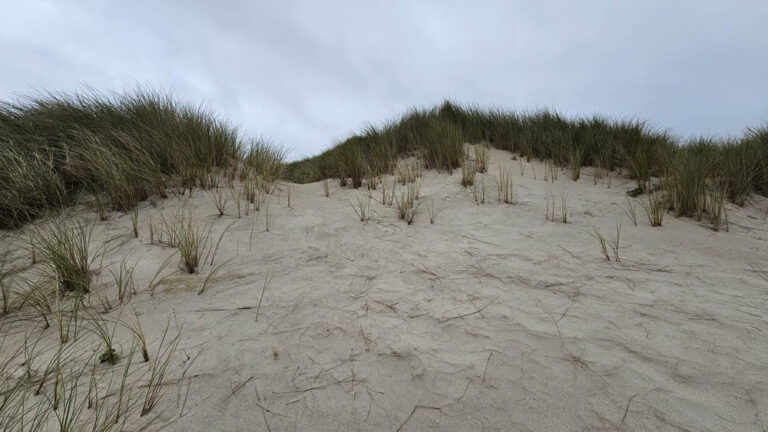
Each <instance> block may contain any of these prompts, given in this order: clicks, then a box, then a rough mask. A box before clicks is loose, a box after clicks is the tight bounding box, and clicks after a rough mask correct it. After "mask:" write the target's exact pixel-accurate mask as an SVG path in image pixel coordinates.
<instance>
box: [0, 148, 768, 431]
mask: <svg viewBox="0 0 768 432" xmlns="http://www.w3.org/2000/svg"><path fill="white" fill-rule="evenodd" d="M524 165H525V166H526V170H525V174H524V175H521V172H520V164H519V161H518V160H513V159H512V155H511V154H509V153H506V152H503V151H497V150H494V151H493V152H492V161H491V165H490V168H489V172H488V173H487V174H486V175H485V176H482V177H485V182H486V203H485V204H483V205H478V204H476V203H475V199H474V198H473V194H472V191H471V190H470V189H464V188H462V187H461V185H460V184H459V182H460V173H459V171H458V170H457V171H455V172H454V174H453V175H448V174H446V173H437V172H434V171H427V172H425V173H424V175H423V186H422V191H421V195H422V201H424V200H427V199H430V198H431V199H433V200H434V203H435V206H436V207H437V208H439V209H441V212H440V213H439V215H438V217H437V220H436V223H435V224H430V223H429V218H428V216H427V214H426V213H422V214H420V215H418V216H417V217H416V220H415V222H414V224H412V225H407V224H406V223H405V222H403V221H401V220H398V219H397V217H396V214H395V210H394V209H392V208H390V207H386V206H384V205H382V204H381V202H380V201H381V194H380V191H373V201H372V209H373V211H374V216H373V218H372V220H370V221H368V222H367V223H361V222H360V221H359V219H358V218H357V217H356V215H355V213H354V211H353V209H352V207H351V205H350V201H351V202H356V201H357V198H358V197H365V196H366V195H367V191H365V190H364V188H363V189H360V190H353V189H349V188H340V187H339V186H338V183H337V182H332V183H331V187H330V190H331V196H330V198H326V197H325V196H324V195H323V192H322V189H321V187H320V184H319V183H315V184H306V185H293V184H291V185H289V184H282V185H281V186H280V187H279V189H278V190H276V191H275V193H274V194H273V196H271V197H270V210H269V213H270V216H271V223H270V227H269V232H266V231H265V212H264V210H263V209H262V211H260V212H258V213H255V212H251V213H250V215H249V216H245V215H244V214H243V216H242V218H239V219H238V218H236V217H235V216H234V215H233V213H234V212H235V207H234V205H233V204H232V202H230V203H229V206H228V207H227V215H225V216H223V217H217V212H216V210H215V207H214V205H213V202H212V201H211V199H210V197H209V195H208V193H206V192H204V191H195V193H194V194H193V196H192V198H188V197H185V198H169V199H167V200H161V201H159V202H158V203H157V206H156V207H153V206H151V205H150V204H149V203H145V204H142V206H141V212H140V215H139V220H140V222H139V224H140V236H139V239H133V238H132V236H131V235H130V231H131V228H130V223H129V219H128V217H127V216H126V215H115V217H113V218H112V220H110V221H107V222H97V227H96V231H95V234H94V243H95V244H104V243H105V242H108V245H109V252H108V253H107V254H106V257H105V260H104V265H105V266H107V265H110V264H112V263H116V262H119V260H120V259H121V258H122V257H123V256H125V255H128V256H130V259H131V261H134V260H136V259H138V260H139V261H138V264H137V267H136V275H135V279H136V282H137V285H138V287H139V291H140V292H139V293H138V295H136V296H133V297H132V298H131V300H130V306H132V307H133V308H135V309H136V311H137V312H138V313H139V314H140V317H141V323H142V325H143V327H144V330H145V332H146V334H147V337H148V339H149V340H148V342H149V344H150V347H151V350H154V349H156V347H157V344H158V343H159V338H160V336H161V335H162V332H163V329H164V328H165V326H166V325H167V323H168V320H169V319H171V323H172V324H171V326H172V328H173V329H175V328H176V327H177V326H180V327H182V331H183V336H182V337H183V339H182V341H181V343H180V345H179V347H178V350H177V352H176V353H175V354H174V356H173V360H172V364H171V366H170V369H169V372H168V377H167V380H168V384H167V385H166V389H165V393H164V396H163V398H162V399H161V400H160V402H159V404H158V406H157V407H156V408H155V410H153V412H152V413H151V415H149V416H145V417H141V418H140V417H138V413H135V412H134V413H132V414H130V415H131V416H132V417H131V419H130V420H129V421H128V427H127V430H136V429H139V428H140V427H141V426H143V425H144V424H145V423H146V422H150V423H151V425H150V426H148V427H147V429H148V430H164V431H203V430H205V431H213V430H216V431H254V430H269V431H341V430H344V431H346V430H350V431H356V430H361V431H363V430H365V431H380V430H381V431H384V430H386V431H396V430H402V431H420V430H445V431H528V430H530V431H540V430H547V431H582V430H586V431H615V430H616V431H621V430H626V431H656V430H658V431H672V430H685V431H708V430H712V431H725V430H727V431H765V430H768V429H767V428H768V320H767V318H768V259H767V258H768V223H767V221H766V212H767V210H768V200H766V199H765V198H762V197H756V198H755V199H754V200H753V202H752V203H750V204H749V205H748V206H746V207H744V208H738V207H734V206H730V205H729V206H728V219H729V228H730V229H729V231H728V232H725V231H720V232H715V231H712V230H711V229H710V228H708V226H707V223H706V220H704V221H702V222H697V221H695V220H693V219H690V218H675V217H674V216H673V215H671V214H667V215H666V217H665V219H664V223H663V226H662V227H651V226H650V225H649V223H648V220H647V218H646V217H645V213H644V212H643V210H642V208H640V206H639V204H638V207H637V212H638V213H637V215H638V226H633V224H632V223H631V222H630V220H629V219H628V218H627V216H626V215H625V214H624V209H625V199H626V198H625V197H626V194H625V192H626V191H627V190H629V189H631V188H633V183H632V181H631V180H628V179H626V178H622V177H620V176H617V175H614V177H613V178H612V181H611V186H610V188H609V187H608V182H607V179H601V180H598V181H597V184H594V182H593V176H592V169H591V168H585V169H584V170H583V173H582V178H581V179H580V180H579V181H578V182H574V181H573V180H571V179H570V177H569V176H568V175H567V172H560V173H559V175H558V179H557V181H555V182H546V181H544V178H543V177H544V171H545V167H544V164H542V163H539V162H531V163H527V162H525V163H524ZM499 166H505V167H507V168H508V169H509V170H510V173H511V177H512V180H513V182H514V191H515V201H516V202H515V204H513V205H507V204H503V203H499V202H497V200H496V183H495V182H496V180H495V179H496V176H497V173H498V167H499ZM532 168H533V169H532ZM534 171H535V175H536V179H534ZM289 190H290V196H291V198H290V200H291V201H290V202H291V206H290V208H289V207H288V206H287V195H288V193H289ZM549 194H553V195H554V196H555V197H556V199H555V202H556V205H557V209H556V213H555V214H556V216H557V217H559V216H560V206H561V196H562V195H563V194H564V195H565V196H566V197H567V205H568V210H569V215H568V223H566V224H564V223H562V222H558V221H547V220H545V208H546V198H545V197H546V196H547V195H549ZM638 203H639V201H638ZM182 206H186V207H188V208H189V209H191V210H192V211H193V214H194V215H195V216H196V217H198V218H199V219H201V220H203V219H205V220H210V221H211V223H212V224H213V238H214V239H218V235H219V233H221V232H223V231H224V230H225V228H227V227H228V230H227V231H226V233H225V234H224V236H223V237H222V241H221V245H220V247H219V249H218V252H217V254H216V257H215V265H217V264H221V263H224V262H227V261H228V264H227V265H226V266H225V267H224V268H222V269H221V270H220V271H219V272H218V273H217V274H216V275H215V276H214V277H213V278H212V282H211V284H210V286H208V287H207V289H206V291H205V292H204V293H203V294H202V295H197V290H198V289H199V287H200V284H201V283H202V282H203V280H204V279H205V278H206V276H207V273H208V272H209V271H210V269H211V267H210V266H208V267H205V268H204V269H203V272H202V274H200V275H187V274H184V273H183V272H182V271H181V269H179V268H177V267H176V265H175V264H176V259H175V258H174V260H173V263H172V264H173V265H171V267H170V268H169V270H168V271H167V272H165V273H171V272H173V274H172V275H171V276H169V277H168V278H167V279H164V280H163V282H162V283H161V284H160V285H159V286H158V287H157V289H156V291H155V294H154V295H150V293H149V292H148V291H147V290H146V288H147V285H148V284H149V282H150V280H151V279H152V277H153V276H154V274H155V272H156V271H157V269H158V266H159V265H160V263H161V262H162V261H163V260H164V259H165V258H166V257H167V256H169V255H170V254H171V253H173V250H172V249H170V248H166V247H162V246H157V245H149V232H148V224H149V218H150V216H151V217H152V220H153V221H158V220H159V215H160V214H161V213H162V214H165V215H171V214H173V212H174V211H176V210H177V209H178V208H180V207H182ZM80 213H82V214H87V215H90V216H91V217H93V216H94V215H93V213H87V212H84V211H80ZM618 220H621V221H622V231H621V243H620V244H621V248H620V257H621V261H620V262H614V261H607V260H606V259H605V257H604V256H603V255H602V253H601V251H600V246H599V243H598V242H597V241H596V240H595V238H593V236H592V232H593V226H594V227H596V228H597V229H598V230H599V231H601V232H602V233H603V234H604V235H605V236H606V237H609V238H610V235H611V233H615V230H616V226H615V224H616V221H618ZM22 241H23V231H21V232H19V233H10V234H9V236H7V237H6V238H5V239H4V240H3V248H5V249H9V248H12V247H13V246H12V245H13V244H19V243H20V242H22ZM103 273H108V272H103ZM165 273H164V274H165ZM267 278H271V283H270V284H269V285H268V286H267V289H266V292H265V293H264V295H263V300H262V302H261V307H260V309H259V312H258V320H257V315H256V307H257V305H258V304H259V300H260V297H261V295H262V290H263V287H264V283H265V280H266V279H267ZM100 294H102V295H109V296H111V297H114V287H113V286H112V285H111V284H110V277H109V275H108V274H102V275H101V276H99V278H98V282H97V283H96V288H95V290H94V294H93V296H92V297H93V298H94V299H95V298H97V297H98V296H99V295H100ZM92 301H93V303H94V304H95V305H98V302H96V301H95V300H92ZM118 314H120V312H119V311H118V310H115V311H113V312H111V313H110V314H109V315H107V316H111V317H116V316H117V315H118ZM122 314H123V315H125V314H126V312H125V311H123V312H122ZM36 325H39V322H37V323H33V322H31V321H29V322H25V323H17V324H15V327H14V328H15V329H16V330H19V331H16V332H14V333H13V334H11V335H9V336H8V337H7V340H6V346H13V345H14V344H16V345H17V344H19V341H20V339H19V338H20V337H22V336H21V333H20V332H23V331H24V330H23V328H24V327H23V326H27V327H28V328H32V327H33V326H36ZM47 332H48V334H47V336H46V340H49V341H50V342H51V343H53V342H55V341H56V337H57V336H56V331H55V330H54V329H49V330H47ZM116 340H117V341H118V346H119V349H120V350H121V352H126V351H127V350H128V349H130V344H131V342H130V335H129V334H128V333H126V332H124V331H122V330H118V332H117V336H116ZM124 362H125V359H124V358H123V359H121V362H120V363H118V365H117V367H120V366H121V365H122V364H124ZM137 364H138V361H137ZM100 367H105V366H100ZM182 374H183V379H182ZM135 393H136V394H135V396H136V397H139V396H141V395H140V392H138V391H136V392H135Z"/></svg>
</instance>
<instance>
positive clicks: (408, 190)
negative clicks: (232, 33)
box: [395, 183, 421, 225]
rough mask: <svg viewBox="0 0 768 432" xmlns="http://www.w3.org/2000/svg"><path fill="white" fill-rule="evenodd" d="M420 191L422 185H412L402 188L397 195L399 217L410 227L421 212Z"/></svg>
mask: <svg viewBox="0 0 768 432" xmlns="http://www.w3.org/2000/svg"><path fill="white" fill-rule="evenodd" d="M420 191H421V184H419V183H410V184H408V185H407V186H403V187H401V188H400V190H399V191H398V193H397V194H396V195H395V203H396V206H397V217H398V218H399V219H402V220H404V221H406V222H407V223H408V225H411V224H412V223H413V221H414V219H415V218H416V215H417V214H418V213H419V212H420V206H419V203H418V199H419V192H420Z"/></svg>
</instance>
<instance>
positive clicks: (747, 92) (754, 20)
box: [0, 1, 768, 158]
mask: <svg viewBox="0 0 768 432" xmlns="http://www.w3.org/2000/svg"><path fill="white" fill-rule="evenodd" d="M2 4H3V5H2V10H1V11H2V13H0V52H2V53H3V54H4V55H3V56H2V57H3V59H4V65H3V67H2V68H0V96H2V97H4V98H7V97H11V96H12V95H13V94H14V93H21V94H25V93H29V92H30V91H31V90H32V89H51V90H73V89H76V88H78V86H80V85H81V84H83V83H87V84H89V85H90V86H92V87H95V88H97V89H102V90H122V89H130V88H132V87H134V86H135V85H136V84H137V83H139V84H151V85H153V86H155V87H158V88H164V89H171V90H173V91H174V93H175V94H177V95H178V96H180V97H182V98H184V99H186V100H189V101H194V102H203V103H206V104H207V105H209V106H211V107H214V108H216V109H217V110H218V111H219V112H222V113H225V114H226V115H227V116H228V117H229V118H230V119H232V120H233V121H235V122H236V123H238V124H240V125H241V126H242V127H243V129H244V130H246V131H247V132H249V133H251V134H254V135H260V134H263V135H266V136H269V137H272V138H273V139H274V140H275V141H277V142H279V143H282V144H283V145H285V146H286V147H287V148H289V149H290V150H291V152H292V156H293V157H294V158H298V157H302V156H306V155H309V154H312V153H316V152H318V151H320V150H322V149H323V148H325V147H326V146H328V145H330V144H332V143H333V140H334V138H341V137H344V136H345V135H346V134H348V133H349V132H351V131H354V130H357V129H359V128H360V127H361V126H363V125H364V124H365V123H366V122H369V121H370V122H374V123H378V122H381V121H383V120H386V119H389V118H392V117H394V116H395V115H396V114H398V113H400V112H402V111H403V110H405V109H406V108H408V107H411V106H428V105H431V104H434V103H437V102H439V101H441V100H442V99H443V98H446V97H448V98H452V99H454V100H456V101H459V102H466V103H478V104H486V105H496V106H502V107H508V108H514V109H534V108H539V107H550V108H555V109H558V110H560V111H562V112H564V113H566V114H572V115H578V114H585V115H586V114H592V113H603V114H607V115H612V116H616V117H627V116H631V117H638V118H642V119H648V120H650V121H651V122H652V123H654V124H656V125H658V126H661V127H665V128H667V127H668V128H671V129H672V130H673V131H675V132H677V133H680V134H685V135H688V134H692V135H701V134H703V135H708V134H719V135H730V134H738V133H741V132H742V131H743V130H744V128H745V127H747V126H750V125H758V124H760V123H761V122H764V121H768V99H766V98H765V95H766V94H768V81H766V79H765V76H768V73H767V72H768V56H766V55H765V53H766V52H768V4H766V3H765V2H760V1H740V2H719V1H675V2H669V1H642V2H641V1H623V2H614V1H586V2H570V1H549V2H527V1H526V2H524V1H517V2H514V1H487V2H472V3H471V2H447V1H433V2H409V1H387V2H383V1H378V2H351V1H350V2H343V1H331V2H316V1H274V2H248V1H239V2H191V1H177V2H148V1H138V2H131V3H123V2H106V1H72V2H58V1H25V2H10V1H8V2H3V3H2Z"/></svg>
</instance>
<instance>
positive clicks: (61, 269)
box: [34, 220, 94, 294]
mask: <svg viewBox="0 0 768 432" xmlns="http://www.w3.org/2000/svg"><path fill="white" fill-rule="evenodd" d="M92 234H93V225H92V224H90V223H88V222H87V221H84V220H77V221H76V222H75V223H74V225H71V226H70V225H67V224H65V223H64V222H61V221H57V222H51V223H49V224H48V225H47V226H46V227H44V228H40V229H37V230H36V231H35V232H34V242H35V248H36V250H37V251H38V253H39V255H40V257H41V258H42V260H43V262H44V263H45V265H46V266H48V268H49V269H50V271H51V273H52V274H53V275H54V276H55V278H56V282H57V286H58V290H59V292H75V293H79V294H85V293H88V292H90V287H91V276H92V274H93V270H92V268H91V266H92V264H93V259H94V255H93V254H92V251H91V249H90V243H91V236H92Z"/></svg>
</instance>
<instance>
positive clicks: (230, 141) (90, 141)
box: [0, 89, 242, 229]
mask: <svg viewBox="0 0 768 432" xmlns="http://www.w3.org/2000/svg"><path fill="white" fill-rule="evenodd" d="M241 157H242V149H241V140H240V138H239V135H238V132H237V130H236V129H235V128H234V127H232V126H230V125H228V124H226V123H225V122H223V121H221V120H219V119H217V118H216V115H215V114H214V113H213V112H212V111H210V110H207V109H204V108H201V107H196V106H193V105H188V104H185V103H181V102H179V101H177V100H176V99H174V98H173V97H172V96H171V95H170V94H165V93H161V92H157V91H153V90H148V89H138V90H135V91H133V92H127V93H123V94H113V95H104V94H101V93H97V92H95V91H85V92H80V93H74V94H64V93H45V94H42V95H39V96H36V97H27V98H22V99H20V100H18V101H13V102H2V103H0V228H3V229H6V228H15V227H18V226H20V225H21V224H23V223H25V222H28V221H30V220H32V219H35V218H37V217H40V216H42V215H44V214H46V213H47V212H51V211H57V210H59V209H61V208H63V207H65V206H67V205H69V204H70V203H72V202H73V201H75V199H76V198H77V195H78V194H79V193H80V192H83V191H88V192H91V193H93V194H96V195H97V196H99V197H100V199H101V200H102V207H103V208H102V214H105V210H106V208H107V207H111V208H114V209H116V210H122V211H128V210H130V209H131V208H133V207H134V206H135V205H136V204H137V203H138V202H139V201H141V200H143V199H146V198H147V197H148V196H149V195H150V194H157V195H159V196H161V197H163V196H165V189H166V187H167V186H169V185H171V184H182V185H184V186H185V187H190V186H192V185H194V184H196V183H198V184H199V183H202V182H204V179H205V178H206V177H207V176H208V175H209V174H210V173H211V172H213V171H214V170H215V169H216V168H217V167H226V166H229V165H231V164H233V163H235V162H237V161H238V160H240V159H241Z"/></svg>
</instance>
